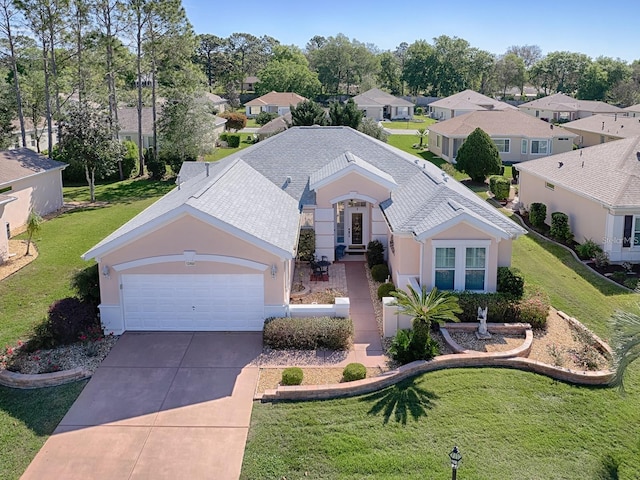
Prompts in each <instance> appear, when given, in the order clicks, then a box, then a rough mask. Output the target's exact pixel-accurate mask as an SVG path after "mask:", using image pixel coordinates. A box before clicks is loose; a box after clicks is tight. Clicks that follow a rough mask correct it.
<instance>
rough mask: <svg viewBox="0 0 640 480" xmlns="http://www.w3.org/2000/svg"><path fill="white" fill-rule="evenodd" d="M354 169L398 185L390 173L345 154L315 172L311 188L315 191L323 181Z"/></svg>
mask: <svg viewBox="0 0 640 480" xmlns="http://www.w3.org/2000/svg"><path fill="white" fill-rule="evenodd" d="M354 167H355V168H357V169H360V170H362V171H365V172H368V173H370V174H371V175H373V176H375V177H378V178H380V179H381V180H383V182H385V183H387V184H392V185H397V184H396V181H395V180H394V179H393V177H392V176H391V175H389V174H388V173H386V172H383V171H382V170H380V169H379V168H376V167H374V166H373V165H371V164H370V163H369V162H365V161H364V160H363V159H361V158H360V157H358V156H356V155H354V154H353V153H351V152H345V153H343V154H340V155H338V157H336V158H335V159H334V160H333V161H331V162H329V163H327V164H326V165H325V166H324V167H322V168H321V169H319V170H317V171H315V172H313V173H312V174H311V176H310V177H309V187H310V188H312V189H314V190H315V185H317V184H318V183H320V182H322V181H323V180H325V179H327V178H329V177H331V176H333V175H335V174H337V173H339V172H341V171H344V170H347V169H354Z"/></svg>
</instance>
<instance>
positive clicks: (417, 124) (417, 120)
mask: <svg viewBox="0 0 640 480" xmlns="http://www.w3.org/2000/svg"><path fill="white" fill-rule="evenodd" d="M434 123H436V121H435V120H434V119H433V118H429V117H426V116H424V115H414V116H413V121H405V120H396V121H393V122H382V126H383V127H385V128H389V129H391V130H417V129H419V128H427V129H428V128H429V125H432V124H434Z"/></svg>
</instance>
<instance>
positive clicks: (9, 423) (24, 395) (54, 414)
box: [0, 381, 87, 480]
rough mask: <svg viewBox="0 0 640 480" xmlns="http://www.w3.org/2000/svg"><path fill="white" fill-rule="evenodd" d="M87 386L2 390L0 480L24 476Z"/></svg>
mask: <svg viewBox="0 0 640 480" xmlns="http://www.w3.org/2000/svg"><path fill="white" fill-rule="evenodd" d="M86 383H87V382H86V381H81V382H74V383H70V384H67V385H62V386H59V387H51V388H40V389H36V390H16V389H11V388H6V387H0V446H1V448H0V478H3V479H7V480H8V479H17V478H19V477H20V475H22V473H23V472H24V471H25V469H26V468H27V466H28V465H29V463H30V462H31V460H33V457H35V455H36V453H38V450H40V448H41V447H42V445H43V444H44V442H45V441H46V439H47V438H48V436H49V435H51V433H52V432H53V430H54V429H55V428H56V426H57V425H58V423H59V422H60V420H62V417H64V415H65V414H66V413H67V411H68V410H69V407H71V404H72V403H73V402H74V401H75V399H76V398H77V397H78V395H80V392H81V391H82V389H83V388H84V386H85V385H86Z"/></svg>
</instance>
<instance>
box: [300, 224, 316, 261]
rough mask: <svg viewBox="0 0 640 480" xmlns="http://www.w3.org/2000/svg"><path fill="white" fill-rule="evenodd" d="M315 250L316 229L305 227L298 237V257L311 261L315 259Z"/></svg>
mask: <svg viewBox="0 0 640 480" xmlns="http://www.w3.org/2000/svg"><path fill="white" fill-rule="evenodd" d="M315 252H316V231H315V230H313V229H312V228H303V229H302V230H300V238H299V239H298V258H299V259H300V260H302V261H305V262H309V261H311V260H313V259H314V257H315Z"/></svg>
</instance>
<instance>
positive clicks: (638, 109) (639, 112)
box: [623, 103, 640, 118]
mask: <svg viewBox="0 0 640 480" xmlns="http://www.w3.org/2000/svg"><path fill="white" fill-rule="evenodd" d="M623 110H624V111H625V112H626V115H627V117H631V118H637V117H640V103H639V104H637V105H631V106H630V107H627V108H623Z"/></svg>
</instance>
